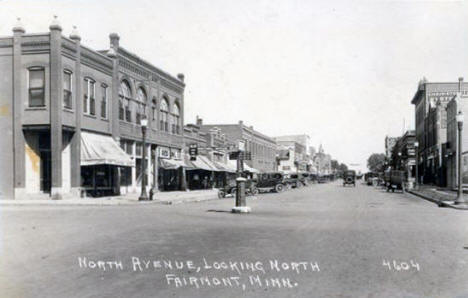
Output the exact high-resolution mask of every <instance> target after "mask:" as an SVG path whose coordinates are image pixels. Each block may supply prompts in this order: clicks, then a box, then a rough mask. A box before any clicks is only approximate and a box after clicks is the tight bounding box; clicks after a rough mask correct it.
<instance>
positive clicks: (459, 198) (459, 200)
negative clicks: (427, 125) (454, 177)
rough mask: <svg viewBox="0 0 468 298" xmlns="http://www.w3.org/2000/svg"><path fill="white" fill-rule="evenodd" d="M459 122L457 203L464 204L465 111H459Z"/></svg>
mask: <svg viewBox="0 0 468 298" xmlns="http://www.w3.org/2000/svg"><path fill="white" fill-rule="evenodd" d="M456 118H457V124H458V154H457V155H458V193H457V199H456V200H455V204H463V203H465V201H464V200H463V189H462V183H463V181H462V175H463V171H462V164H463V162H462V130H463V120H464V119H463V118H464V117H463V113H462V112H461V111H459V112H458V114H457V116H456Z"/></svg>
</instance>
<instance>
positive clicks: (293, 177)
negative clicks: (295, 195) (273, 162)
mask: <svg viewBox="0 0 468 298" xmlns="http://www.w3.org/2000/svg"><path fill="white" fill-rule="evenodd" d="M286 181H287V183H288V185H289V186H290V187H291V188H301V187H303V186H306V185H308V179H307V177H306V175H304V174H303V173H296V174H288V175H286Z"/></svg>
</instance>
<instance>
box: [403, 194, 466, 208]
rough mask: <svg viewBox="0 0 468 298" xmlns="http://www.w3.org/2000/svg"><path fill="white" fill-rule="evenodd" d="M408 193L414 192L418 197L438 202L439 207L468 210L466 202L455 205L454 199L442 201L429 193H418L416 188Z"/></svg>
mask: <svg viewBox="0 0 468 298" xmlns="http://www.w3.org/2000/svg"><path fill="white" fill-rule="evenodd" d="M407 192H408V193H410V194H412V195H415V196H417V197H420V198H422V199H424V200H426V201H429V202H432V203H435V204H437V205H438V206H439V207H449V208H453V209H458V210H468V206H467V205H466V204H465V205H454V204H453V202H452V201H441V200H437V199H434V198H431V197H430V196H428V195H424V194H421V193H418V192H416V191H414V190H409V191H407Z"/></svg>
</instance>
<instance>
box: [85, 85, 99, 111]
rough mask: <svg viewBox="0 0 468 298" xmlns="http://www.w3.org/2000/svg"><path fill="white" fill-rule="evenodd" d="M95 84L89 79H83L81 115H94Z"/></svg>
mask: <svg viewBox="0 0 468 298" xmlns="http://www.w3.org/2000/svg"><path fill="white" fill-rule="evenodd" d="M95 84H96V82H95V81H94V80H93V79H91V78H85V79H84V84H83V113H85V114H88V115H93V116H94V115H96V106H95V104H96V100H95V92H96V90H95Z"/></svg>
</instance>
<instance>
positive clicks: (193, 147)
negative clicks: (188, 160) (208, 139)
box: [189, 143, 198, 157]
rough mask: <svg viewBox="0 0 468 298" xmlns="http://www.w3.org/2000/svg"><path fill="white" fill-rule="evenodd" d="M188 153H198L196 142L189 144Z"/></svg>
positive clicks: (192, 154) (191, 154) (193, 154)
mask: <svg viewBox="0 0 468 298" xmlns="http://www.w3.org/2000/svg"><path fill="white" fill-rule="evenodd" d="M189 155H190V157H193V156H197V155H198V144H196V143H194V144H190V145H189Z"/></svg>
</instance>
